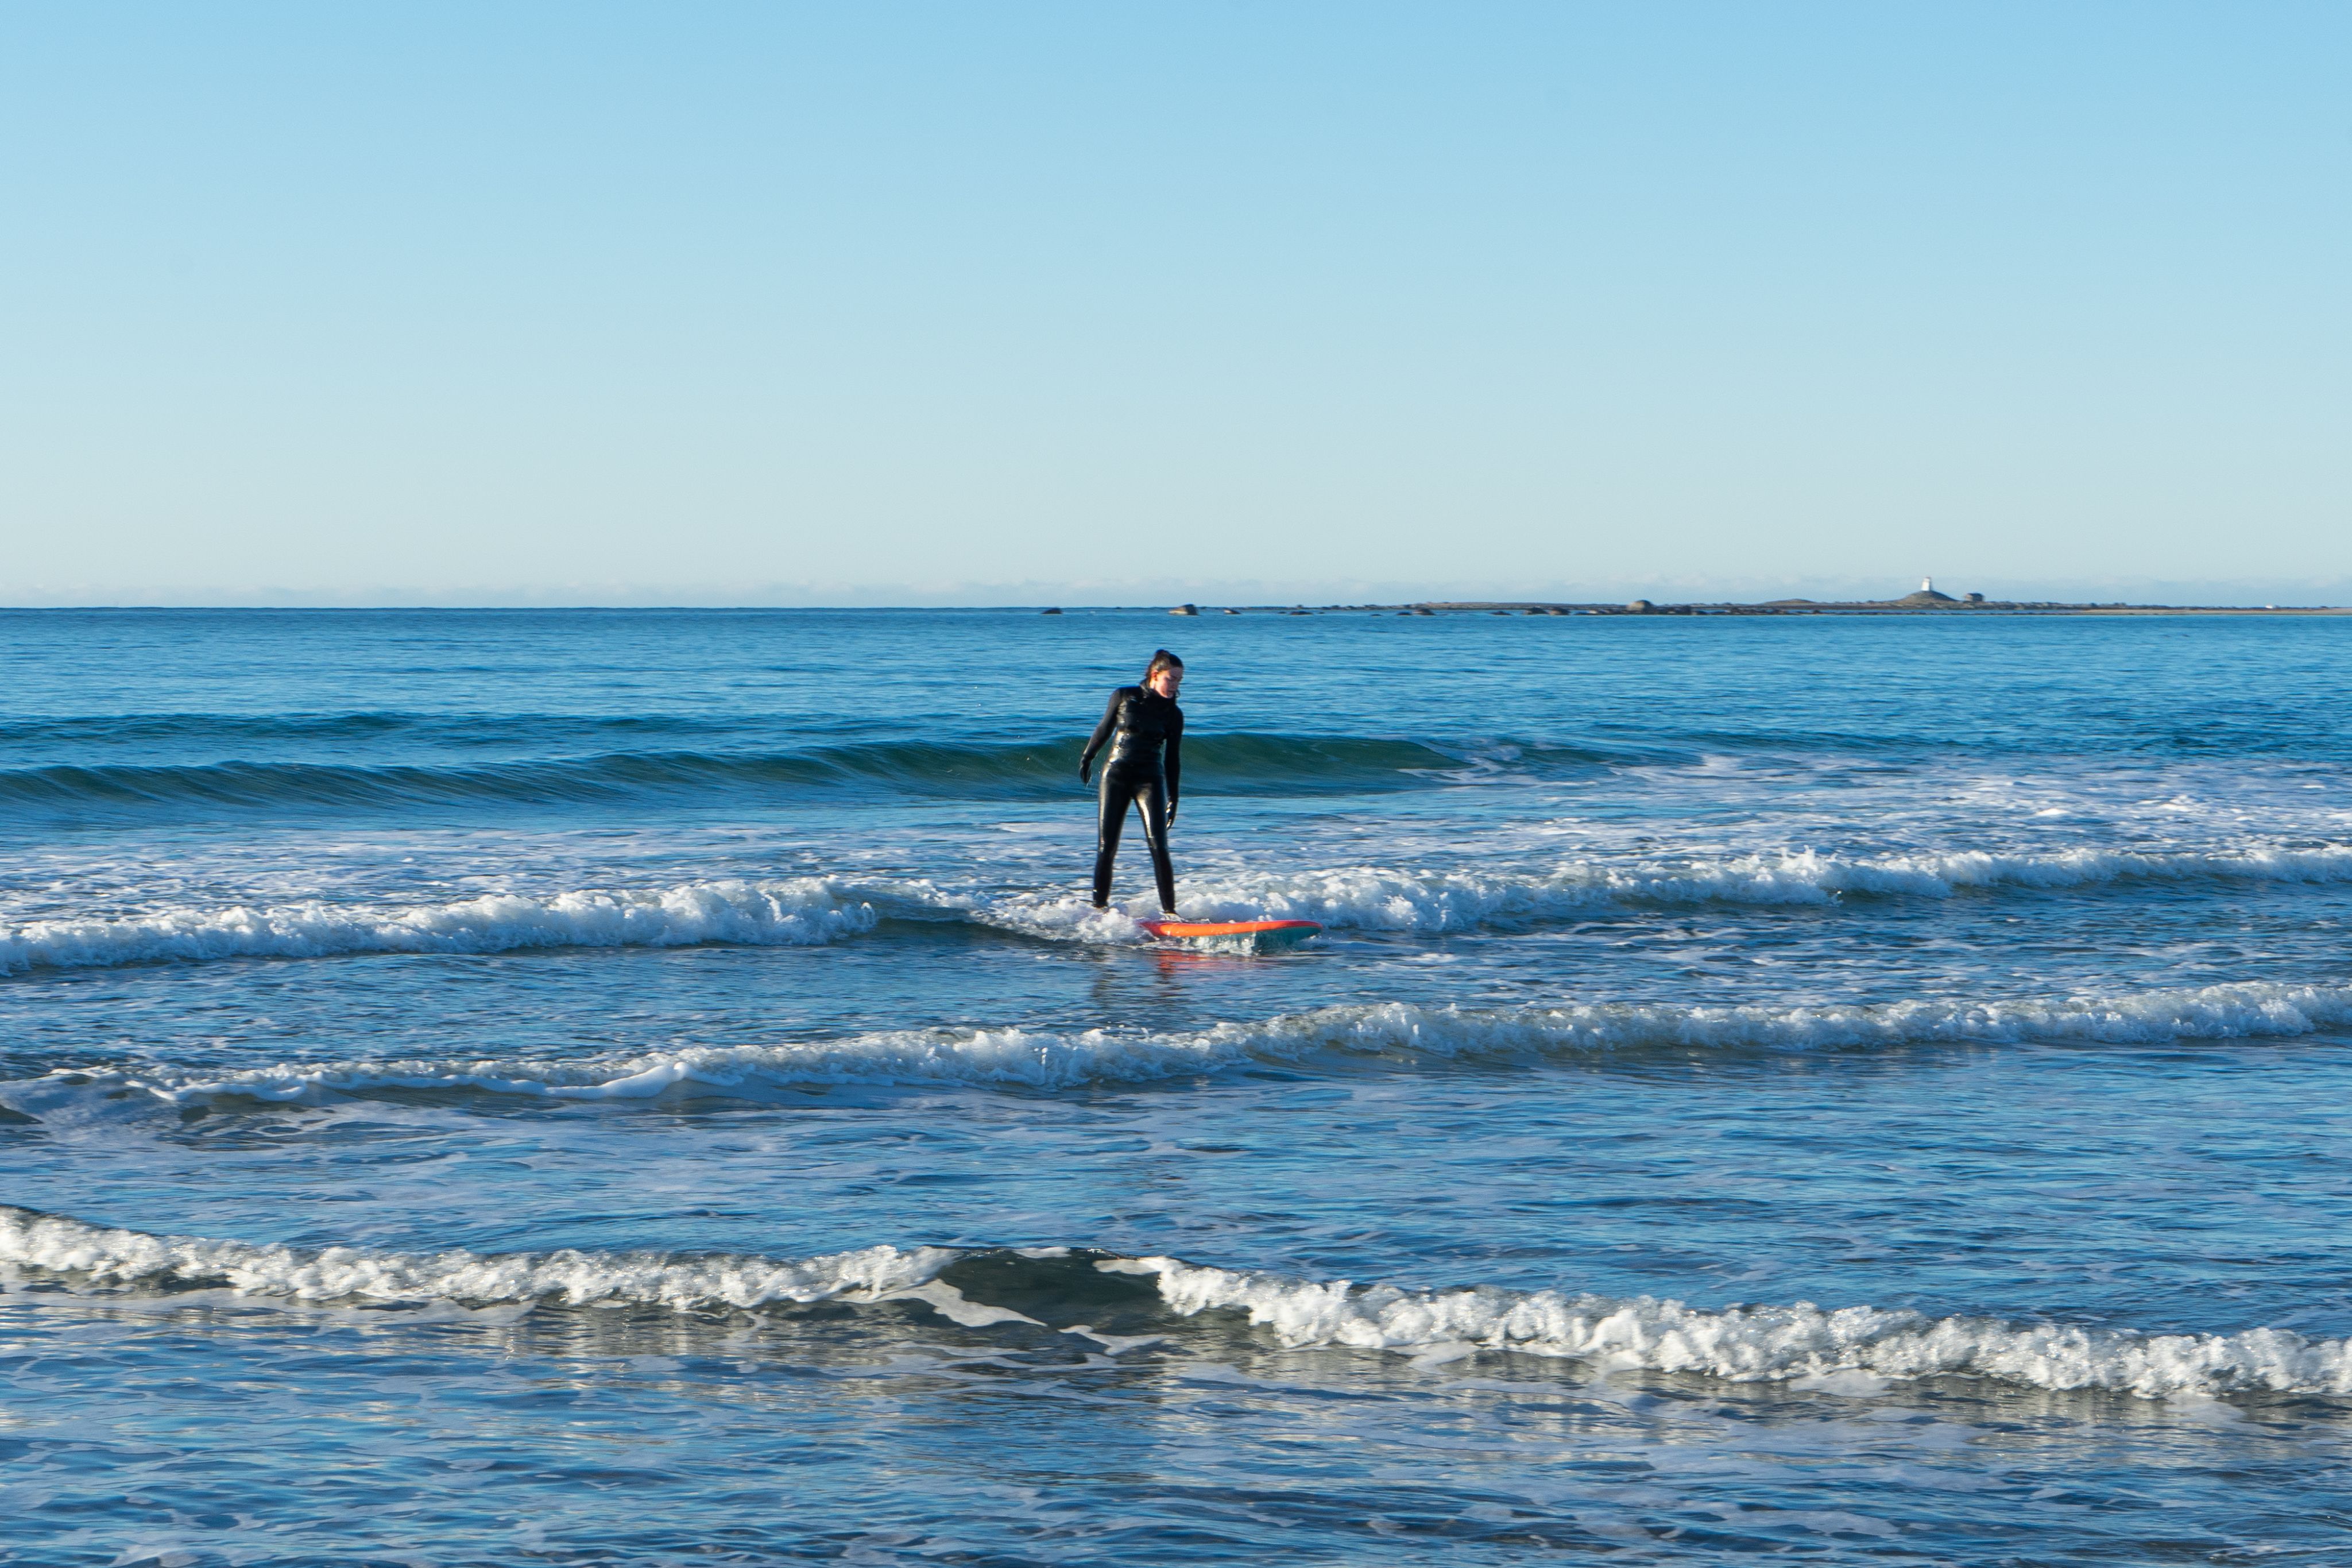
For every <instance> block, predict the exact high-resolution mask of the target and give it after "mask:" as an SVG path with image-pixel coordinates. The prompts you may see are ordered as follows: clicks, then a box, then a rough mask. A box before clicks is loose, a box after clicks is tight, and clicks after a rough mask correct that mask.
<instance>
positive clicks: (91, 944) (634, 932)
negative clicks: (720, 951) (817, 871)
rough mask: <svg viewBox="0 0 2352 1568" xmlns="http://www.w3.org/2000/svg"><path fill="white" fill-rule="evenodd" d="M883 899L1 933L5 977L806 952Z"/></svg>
mask: <svg viewBox="0 0 2352 1568" xmlns="http://www.w3.org/2000/svg"><path fill="white" fill-rule="evenodd" d="M909 892H912V893H914V894H918V895H919V892H920V889H919V888H913V889H900V888H895V887H894V888H891V889H889V890H887V891H882V890H877V889H875V888H871V887H867V886H865V885H862V884H859V883H849V882H845V881H842V880H840V879H837V878H833V877H795V878H792V879H790V880H786V881H779V882H744V881H723V882H698V883H686V884H684V885H681V886H677V887H669V888H661V889H657V890H652V891H646V892H617V893H604V892H593V891H590V892H571V893H559V894H551V895H548V896H544V897H530V896H526V895H524V894H510V893H502V894H486V895H484V896H482V897H479V898H471V899H466V900H463V901H460V902H457V903H450V904H416V905H408V906H390V905H368V904H326V903H320V902H317V901H309V902H303V903H295V904H271V905H268V906H265V907H261V908H248V907H243V906H238V907H234V908H228V909H166V910H162V911H158V912H155V913H152V914H147V915H129V916H124V917H121V918H116V919H62V920H34V921H27V922H26V923H24V924H22V925H16V926H12V927H6V928H0V973H8V972H12V971H16V970H22V969H29V968H34V967H55V968H79V967H91V966H100V965H110V964H137V963H152V962H157V961H170V960H177V961H183V962H187V961H198V960H204V959H212V958H249V957H271V958H317V957H325V956H333V955H341V954H352V953H502V952H508V951H511V950H513V949H516V948H520V947H625V946H652V947H671V946H685V945H688V944H692V943H698V942H739V943H752V944H768V945H788V946H805V945H811V944H816V943H824V942H831V941H834V940H835V939H837V938H839V937H842V936H851V935H854V934H856V933H858V932H862V931H867V930H871V929H872V928H873V926H874V925H875V922H876V921H877V919H878V918H879V915H878V913H877V910H876V908H875V906H874V903H873V900H874V898H875V897H876V896H877V895H878V896H883V897H889V896H893V895H898V896H906V895H907V894H908V893H909Z"/></svg>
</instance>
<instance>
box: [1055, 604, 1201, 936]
mask: <svg viewBox="0 0 2352 1568" xmlns="http://www.w3.org/2000/svg"><path fill="white" fill-rule="evenodd" d="M1183 684H1184V661H1183V660H1181V659H1180V658H1178V657H1177V656H1176V655H1175V654H1173V653H1170V652H1169V651H1168V650H1167V649H1165V648H1162V649H1160V651H1159V652H1158V653H1154V654H1152V655H1151V664H1150V666H1149V667H1148V668H1146V669H1145V670H1144V672H1143V684H1142V685H1134V686H1121V687H1119V688H1118V690H1117V691H1115V692H1113V693H1111V695H1110V706H1108V707H1107V708H1105V709H1103V716H1102V722H1101V723H1100V724H1098V725H1097V726H1095V733H1094V736H1093V738H1091V739H1089V740H1088V741H1087V748H1086V750H1085V751H1084V752H1083V753H1082V754H1080V756H1079V758H1078V779H1079V781H1080V782H1081V783H1083V782H1085V781H1086V779H1087V775H1088V774H1089V773H1091V772H1092V771H1093V769H1094V765H1095V753H1096V752H1097V751H1100V750H1101V749H1102V748H1103V742H1105V741H1107V740H1108V741H1109V742H1110V755H1109V756H1108V757H1107V758H1104V759H1103V768H1102V783H1101V795H1100V803H1099V806H1098V808H1097V815H1096V818H1095V907H1096V908H1097V909H1108V908H1109V907H1110V865H1111V862H1112V861H1114V860H1116V859H1117V858H1118V836H1119V834H1120V832H1121V831H1123V830H1125V828H1126V826H1127V808H1128V806H1129V803H1132V804H1133V805H1134V806H1135V807H1136V809H1137V810H1140V811H1141V812H1142V813H1143V841H1144V842H1145V843H1146V844H1148V845H1150V849H1151V874H1152V876H1153V878H1154V879H1155V880H1157V881H1158V883H1159V884H1160V910H1161V911H1162V912H1163V913H1165V914H1168V915H1173V914H1175V913H1176V871H1175V868H1174V867H1173V866H1172V865H1171V864H1170V863H1169V860H1168V829H1169V827H1170V825H1171V824H1172V823H1173V822H1174V821H1176V790H1177V786H1178V781H1179V779H1181V775H1182V772H1183V746H1184V710H1183V709H1182V708H1180V707H1178V706H1176V693H1177V690H1178V688H1180V687H1181V686H1182V685H1183Z"/></svg>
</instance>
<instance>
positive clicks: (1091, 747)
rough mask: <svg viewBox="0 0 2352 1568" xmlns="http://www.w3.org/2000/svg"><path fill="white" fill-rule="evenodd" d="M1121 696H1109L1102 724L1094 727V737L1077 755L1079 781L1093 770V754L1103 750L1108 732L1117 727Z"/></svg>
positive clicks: (1117, 694)
mask: <svg viewBox="0 0 2352 1568" xmlns="http://www.w3.org/2000/svg"><path fill="white" fill-rule="evenodd" d="M1120 695H1122V694H1121V693H1120V692H1118V691H1113V692H1112V693H1111V694H1110V706H1108V707H1107V708H1105V709H1103V716H1102V722H1101V723H1100V724H1098V725H1097V726H1095V733H1094V737H1093V738H1092V739H1090V740H1088V741H1087V748H1086V750H1085V751H1084V752H1082V753H1080V754H1079V757H1078V777H1079V778H1081V779H1084V778H1085V777H1086V776H1087V774H1088V773H1089V772H1091V771H1092V770H1093V768H1094V765H1095V753H1096V752H1097V751H1100V750H1101V749H1102V748H1103V742H1104V741H1106V740H1108V739H1109V738H1110V732H1111V731H1112V730H1113V729H1115V728H1117V727H1118V699H1119V697H1120Z"/></svg>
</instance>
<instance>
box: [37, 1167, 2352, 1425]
mask: <svg viewBox="0 0 2352 1568" xmlns="http://www.w3.org/2000/svg"><path fill="white" fill-rule="evenodd" d="M1106 1276H1108V1278H1109V1279H1110V1280H1117V1279H1122V1278H1124V1279H1132V1280H1135V1281H1138V1282H1139V1283H1141V1282H1143V1281H1149V1282H1150V1290H1152V1291H1154V1292H1155V1294H1156V1301H1144V1302H1141V1303H1138V1304H1139V1305H1140V1306H1142V1307H1143V1308H1145V1309H1146V1310H1148V1311H1151V1312H1154V1313H1155V1315H1156V1316H1157V1317H1158V1318H1159V1320H1160V1322H1157V1323H1152V1324H1145V1325H1140V1326H1152V1327H1160V1328H1163V1329H1170V1330H1173V1329H1177V1328H1180V1327H1181V1323H1182V1322H1183V1321H1184V1320H1188V1319H1194V1318H1200V1317H1202V1316H1204V1315H1207V1314H1228V1315H1231V1316H1234V1317H1238V1318H1243V1319H1245V1320H1246V1322H1248V1323H1249V1324H1250V1325H1252V1326H1253V1327H1255V1328H1258V1329H1260V1330H1263V1331H1265V1332H1266V1333H1268V1334H1269V1335H1270V1336H1271V1337H1272V1338H1273V1339H1274V1340H1275V1341H1276V1343H1279V1344H1281V1345H1284V1346H1286V1347H1290V1348H1294V1349H1313V1348H1321V1347H1327V1346H1329V1347H1341V1348H1347V1349H1353V1350H1360V1351H1382V1352H1389V1353H1392V1354H1404V1355H1408V1356H1411V1357H1412V1358H1413V1359H1414V1360H1416V1361H1417V1362H1419V1363H1421V1364H1444V1363H1445V1362H1449V1361H1455V1360H1461V1359H1464V1358H1466V1357H1469V1356H1472V1355H1475V1354H1479V1353H1480V1352H1491V1351H1508V1352H1517V1353H1520V1354H1533V1355H1541V1356H1549V1357H1556V1358H1559V1359H1561V1360H1566V1361H1573V1362H1578V1363H1581V1364H1585V1365H1587V1366H1590V1367H1591V1368H1593V1369H1594V1370H1598V1371H1602V1372H1609V1371H1638V1372H1655V1373H1673V1374H1683V1375H1697V1376H1705V1377H1714V1378H1720V1379H1724V1380H1727V1381H1731V1382H1741V1383H1757V1382H1777V1383H1783V1384H1792V1385H1797V1386H1800V1387H1802V1386H1806V1385H1815V1386H1827V1387H1830V1388H1833V1389H1836V1390H1839V1391H1842V1392H1855V1391H1862V1390H1864V1389H1868V1388H1871V1387H1874V1386H1876V1385H1880V1384H1881V1383H1883V1382H1889V1381H1901V1380H1908V1379H1914V1378H1923V1377H1958V1378H1970V1379H1978V1380H1982V1381H1986V1382H1992V1383H2000V1384H2008V1385H2018V1386H2022V1387H2029V1388H2044V1389H2053V1390H2102V1391H2110V1392H2116V1393H2125V1394H2133V1395H2137V1396H2142V1397H2147V1398H2167V1397H2179V1396H2190V1397H2211V1396H2221V1395H2231V1394H2243V1393H2273V1394H2299V1395H2314V1394H2316V1395H2331V1396H2342V1395H2347V1394H2352V1343H2347V1342H2346V1341H2343V1340H2314V1339H2307V1338H2305V1337H2304V1336H2303V1335H2300V1334H2297V1333H2292V1332H2290V1331H2287V1330H2284V1329H2272V1328H2256V1329H2251V1330H2247V1331H2245V1332H2242V1333H2227V1334H2212V1333H2145V1332H2140V1331H2136V1330H2129V1329H2109V1328H2091V1327H2083V1326H2078V1325H2070V1324H2063V1323H2016V1322H2005V1321H2003V1320H2000V1319H1997V1318H1990V1317H1967V1316H1953V1317H1942V1318H1931V1317H1927V1316H1926V1315H1924V1314H1922V1313H1918V1312H1907V1311H1899V1310H1896V1311H1890V1310H1887V1309H1883V1308H1878V1307H1871V1306H1854V1307H1845V1308H1839V1309H1823V1308H1821V1307H1817V1306H1814V1305H1812V1304H1811V1303H1809V1302H1798V1303H1795V1304H1793V1305H1790V1306H1735V1307H1728V1308H1725V1309H1723V1310H1720V1311H1709V1310H1706V1309H1703V1308H1698V1307H1693V1306H1689V1305H1686V1304H1685V1303H1684V1302H1681V1301H1671V1300H1662V1299H1658V1298H1654V1297H1648V1296H1638V1297H1633V1298H1614V1297H1605V1296H1596V1295H1591V1294H1581V1293H1570V1292H1567V1291H1509V1290H1502V1289H1498V1288H1495V1287H1491V1286H1478V1287H1472V1288H1467V1289H1461V1290H1441V1291H1406V1290H1400V1289H1398V1288H1396V1287H1393V1286H1389V1285H1374V1286H1371V1287H1369V1288H1362V1287H1358V1286H1356V1285H1354V1284H1352V1283H1350V1282H1349V1281H1326V1282H1316V1281H1299V1280H1295V1279H1290V1278H1286V1277H1283V1276H1280V1275H1275V1274H1265V1273H1246V1272H1238V1271H1234V1270H1224V1269H1216V1268H1205V1267H1201V1266H1198V1265H1194V1264H1191V1263H1186V1262H1183V1261H1181V1260H1177V1259H1173V1258H1165V1257H1153V1258H1129V1257H1122V1256H1118V1255H1116V1254H1106V1253H1102V1252H1098V1251H1092V1250H1088V1249H1071V1248H1060V1247H1050V1248H1031V1249H1018V1250H1013V1249H951V1248H941V1247H917V1248H912V1249H903V1250H902V1249H898V1248H896V1247H890V1246H878V1247H868V1248H863V1249H856V1250H853V1251H845V1252H835V1253H828V1254H824V1255H821V1256H817V1257H810V1258H798V1259H772V1258H765V1257H760V1256H755V1255H746V1254H719V1255H703V1254H681V1253H670V1252H598V1251H586V1250H580V1249H562V1250H560V1251H553V1252H544V1253H529V1252H524V1253H507V1254H485V1253H477V1252H471V1251H466V1250H462V1249H451V1250H446V1251H440V1252H429V1253H425V1252H397V1251H389V1250H380V1249H372V1248H362V1247H330V1248H325V1249H315V1250H314V1249H297V1248H290V1247H284V1246H274V1245H261V1246H257V1245H254V1244H251V1243H247V1242H241V1241H227V1240H215V1239H204V1238H190V1237H172V1236H154V1235H149V1234H146V1233H144V1232H141V1231H134V1230H122V1229H111V1228H103V1227H100V1226H93V1225H88V1224H85V1223H83V1222H81V1221H79V1220H75V1219H68V1218H59V1217H56V1216H51V1215H44V1214H38V1213H36V1212H34V1211H31V1210H28V1209H21V1208H12V1207H0V1288H10V1289H26V1288H36V1289H37V1288H43V1287H47V1288H59V1287H62V1288H64V1289H68V1290H74V1291H82V1292H109V1291H114V1292H121V1291H145V1292H164V1293H175V1292H189V1291H207V1290H211V1291H228V1292H230V1293H232V1294H233V1295H235V1296H238V1297H242V1298H247V1299H251V1300H256V1301H299V1302H322V1303H325V1302H336V1303H345V1304H353V1305H362V1306H369V1305H373V1306H395V1305H396V1306H425V1305H433V1304H439V1303H447V1304H452V1305H456V1306H461V1307H485V1306H499V1305H530V1306H541V1305H543V1306H550V1307H574V1308H576V1307H649V1308H661V1309H668V1310H671V1311H677V1312H698V1311H702V1312H708V1311H725V1310H732V1311H757V1310H762V1309H767V1310H788V1309H790V1308H792V1307H795V1306H803V1305H808V1304H811V1303H814V1302H820V1301H835V1302H845V1303H851V1304H867V1303H880V1302H889V1301H913V1302H918V1303H920V1304H921V1305H923V1306H926V1307H929V1309H931V1310H932V1311H934V1312H938V1313H939V1314H940V1316H942V1317H944V1318H947V1319H949V1320H950V1321H951V1322H956V1323H959V1324H961V1325H963V1326H965V1327H971V1328H980V1327H988V1326H990V1325H992V1324H1003V1323H1021V1324H1025V1325H1029V1326H1031V1327H1034V1328H1038V1329H1045V1330H1057V1331H1059V1332H1061V1333H1070V1334H1077V1335H1083V1336H1085V1337H1086V1338H1087V1339H1089V1340H1093V1341H1096V1342H1097V1343H1103V1344H1105V1345H1107V1346H1109V1347H1110V1348H1112V1349H1113V1350H1114V1351H1125V1350H1133V1349H1139V1348H1143V1347H1146V1346H1149V1345H1151V1344H1153V1343H1160V1342H1161V1341H1162V1340H1163V1339H1164V1338H1165V1335H1164V1334H1123V1335H1121V1336H1118V1337H1117V1338H1113V1337H1111V1336H1107V1335H1105V1334H1102V1333H1097V1331H1096V1330H1095V1329H1094V1327H1093V1326H1092V1323H1091V1322H1076V1321H1074V1320H1075V1319H1076V1317H1078V1316H1080V1315H1082V1314H1083V1315H1085V1316H1087V1318H1089V1319H1091V1320H1095V1321H1099V1320H1100V1319H1101V1317H1102V1315H1103V1309H1104V1308H1105V1306H1106V1304H1107V1303H1106V1302H1105V1301H1104V1298H1103V1295H1102V1287H1101V1285H1099V1284H1097V1283H1095V1281H1105V1277H1106ZM1008 1279H1009V1280H1010V1281H1012V1282H1013V1283H1015V1285H1016V1287H1017V1289H1018V1291H1019V1296H1020V1299H1021V1301H1022V1310H1014V1309H1013V1308H1012V1307H1009V1306H1002V1305H997V1304H995V1303H993V1302H992V1301H989V1300H988V1299H987V1294H988V1290H987V1287H988V1285H989V1284H990V1283H991V1282H992V1281H1005V1280H1008ZM1105 1282H1108V1281H1105ZM1114 1310H1116V1308H1114Z"/></svg>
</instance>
